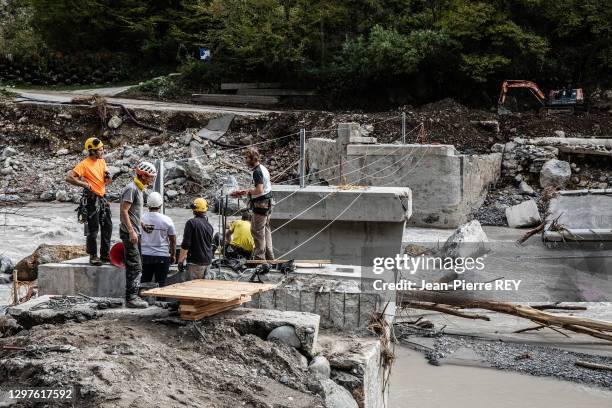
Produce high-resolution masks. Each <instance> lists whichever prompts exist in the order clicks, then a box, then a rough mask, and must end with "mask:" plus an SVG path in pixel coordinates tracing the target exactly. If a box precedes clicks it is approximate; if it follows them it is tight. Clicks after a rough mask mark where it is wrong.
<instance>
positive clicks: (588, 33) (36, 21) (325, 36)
mask: <svg viewBox="0 0 612 408" xmlns="http://www.w3.org/2000/svg"><path fill="white" fill-rule="evenodd" d="M201 48H204V49H206V50H210V52H211V58H210V59H209V60H207V61H202V60H200V59H199V52H200V49H201ZM0 55H1V56H2V58H4V59H6V58H7V57H9V58H10V59H11V61H15V60H18V61H22V62H23V63H26V64H30V65H36V64H38V66H43V67H44V66H46V65H48V64H51V65H53V66H57V65H58V64H60V65H61V63H58V62H57V61H58V60H60V61H65V62H66V63H68V61H69V62H70V63H71V64H76V65H77V66H78V67H79V69H90V70H96V69H98V68H99V67H103V68H99V71H100V75H99V77H100V80H101V81H105V80H109V81H112V80H125V79H133V78H138V79H142V78H146V77H147V76H153V75H158V74H160V73H168V72H176V71H178V72H181V73H183V74H184V75H183V76H182V81H183V83H184V84H185V85H186V86H189V87H191V88H193V89H197V88H203V87H208V88H209V87H211V86H214V84H218V83H219V82H222V81H271V80H273V81H275V82H279V81H283V82H286V83H291V84H295V85H296V86H303V87H308V88H317V89H320V90H324V91H325V92H326V93H327V94H329V95H336V96H338V97H342V96H343V95H347V94H350V95H362V96H363V95H374V94H376V95H378V94H382V95H385V97H388V96H394V95H401V94H409V95H410V96H411V98H412V99H414V100H421V101H426V100H433V99H436V98H441V97H446V96H452V97H456V98H458V99H462V100H466V99H469V98H472V97H474V98H475V99H479V98H480V97H481V95H483V94H488V95H494V94H495V93H496V92H497V91H498V89H499V84H500V82H501V81H502V80H503V79H506V78H513V79H530V80H534V81H537V82H538V83H539V84H540V85H541V86H542V87H544V88H551V87H564V86H568V85H571V86H574V87H576V86H581V87H585V88H587V89H589V88H591V89H592V88H596V87H602V86H603V87H605V86H608V85H610V81H611V75H610V73H611V72H612V1H610V0H555V1H551V0H480V1H470V0H335V1H320V0H154V1H144V0H0ZM97 64H99V67H97V66H96V65H97ZM111 68H112V69H113V70H114V71H113V72H114V73H113V74H112V75H107V71H109V70H110V69H111ZM58 70H61V69H60V68H58V69H56V71H58ZM94 78H97V77H94ZM17 79H22V78H20V77H19V78H17ZM424 85H425V86H424Z"/></svg>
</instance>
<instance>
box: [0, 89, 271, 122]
mask: <svg viewBox="0 0 612 408" xmlns="http://www.w3.org/2000/svg"><path fill="white" fill-rule="evenodd" d="M128 88H129V87H110V88H95V89H81V90H73V91H53V90H35V89H18V88H14V89H13V88H11V89H8V90H9V91H11V92H14V93H16V94H17V95H18V97H17V98H15V101H16V102H20V103H39V104H49V105H56V104H65V103H70V102H71V101H72V99H74V98H78V97H88V96H92V95H94V94H98V95H102V96H105V97H106V99H107V101H108V102H110V103H119V104H123V105H125V106H127V107H128V108H133V109H144V110H150V111H164V112H200V113H208V112H215V113H220V114H226V113H233V114H235V115H243V116H259V115H262V114H267V113H272V112H278V111H274V110H265V109H253V108H239V107H227V106H214V105H194V104H186V103H174V102H160V101H151V100H140V99H128V98H118V97H116V96H115V95H117V94H119V93H121V92H123V91H125V90H127V89H128Z"/></svg>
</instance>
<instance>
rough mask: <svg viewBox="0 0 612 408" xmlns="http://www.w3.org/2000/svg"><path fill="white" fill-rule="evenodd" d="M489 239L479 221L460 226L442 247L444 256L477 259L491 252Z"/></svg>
mask: <svg viewBox="0 0 612 408" xmlns="http://www.w3.org/2000/svg"><path fill="white" fill-rule="evenodd" d="M488 244H489V238H487V234H485V232H484V231H483V229H482V227H481V226H480V222H478V221H477V220H474V221H470V222H468V223H466V224H462V225H460V226H459V227H458V228H457V229H456V230H455V232H453V234H452V235H451V236H450V237H448V239H447V240H446V242H445V243H444V246H443V247H442V255H443V256H444V257H450V258H469V257H471V258H476V257H478V256H480V255H483V254H485V253H487V252H488V250H489V245H488Z"/></svg>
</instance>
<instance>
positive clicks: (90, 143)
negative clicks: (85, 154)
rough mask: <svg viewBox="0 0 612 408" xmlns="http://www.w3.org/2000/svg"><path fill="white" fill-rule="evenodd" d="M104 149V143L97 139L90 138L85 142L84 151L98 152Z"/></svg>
mask: <svg viewBox="0 0 612 408" xmlns="http://www.w3.org/2000/svg"><path fill="white" fill-rule="evenodd" d="M102 147H104V143H102V141H101V140H100V139H98V138H97V137H90V138H89V139H87V140H86V141H85V150H87V151H89V150H98V149H100V148H102Z"/></svg>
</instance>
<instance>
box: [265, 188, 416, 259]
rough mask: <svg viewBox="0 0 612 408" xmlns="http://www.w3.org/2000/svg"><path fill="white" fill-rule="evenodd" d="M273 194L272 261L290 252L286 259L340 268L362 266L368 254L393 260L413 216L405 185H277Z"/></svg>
mask: <svg viewBox="0 0 612 408" xmlns="http://www.w3.org/2000/svg"><path fill="white" fill-rule="evenodd" d="M272 195H273V197H274V201H275V202H276V203H278V204H276V205H275V207H274V210H273V212H272V215H271V217H270V223H271V226H272V230H273V242H274V247H275V251H276V256H277V257H279V256H283V254H285V253H287V252H289V251H291V250H293V249H294V248H297V249H295V250H294V251H293V252H291V253H290V254H289V255H288V258H293V259H328V260H330V261H331V262H332V263H334V264H344V265H359V264H361V261H362V257H363V255H364V253H365V251H368V250H369V251H372V250H374V251H375V252H376V256H395V255H396V254H397V253H398V252H399V251H400V249H401V244H402V235H403V232H404V226H405V223H406V220H408V219H409V218H410V216H411V214H412V192H411V190H410V189H409V188H407V187H357V186H355V187H353V186H351V187H350V188H346V189H343V188H342V187H335V186H307V187H305V188H302V189H300V188H299V186H285V185H277V186H274V187H273V188H272ZM332 221H333V222H332ZM330 223H331V224H330ZM313 236H314V237H315V238H312V237H313Z"/></svg>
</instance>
